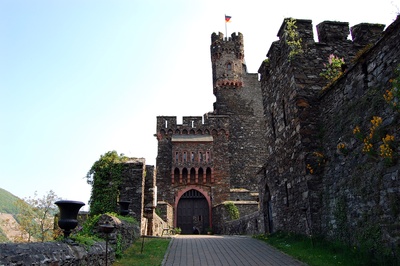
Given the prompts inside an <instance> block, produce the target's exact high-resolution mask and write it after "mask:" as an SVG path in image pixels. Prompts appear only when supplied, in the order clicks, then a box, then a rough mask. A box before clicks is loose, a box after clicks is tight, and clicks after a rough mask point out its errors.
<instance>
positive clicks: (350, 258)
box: [254, 232, 398, 266]
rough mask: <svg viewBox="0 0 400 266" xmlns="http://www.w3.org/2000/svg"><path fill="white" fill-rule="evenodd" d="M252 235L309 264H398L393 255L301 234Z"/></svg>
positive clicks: (352, 265)
mask: <svg viewBox="0 0 400 266" xmlns="http://www.w3.org/2000/svg"><path fill="white" fill-rule="evenodd" d="M254 237H255V238H257V239H260V240H262V241H265V242H267V243H268V244H270V245H271V246H273V247H275V248H277V249H279V250H281V251H283V252H284V253H286V254H288V255H290V256H292V257H294V258H296V259H298V260H300V261H302V262H305V263H307V264H308V265H310V266H320V265H321V266H330V265H343V266H347V265H348V266H357V265H363V266H365V265H398V264H396V262H395V261H394V259H393V257H392V258H389V257H387V256H386V257H383V256H381V257H379V258H377V257H376V256H375V257H374V256H373V254H371V252H366V251H363V250H359V249H357V248H355V247H353V248H351V247H348V246H346V245H344V244H341V243H333V242H328V241H326V240H324V239H321V238H313V239H310V238H308V237H306V236H302V235H294V234H287V233H281V232H279V233H275V234H272V235H257V236H254Z"/></svg>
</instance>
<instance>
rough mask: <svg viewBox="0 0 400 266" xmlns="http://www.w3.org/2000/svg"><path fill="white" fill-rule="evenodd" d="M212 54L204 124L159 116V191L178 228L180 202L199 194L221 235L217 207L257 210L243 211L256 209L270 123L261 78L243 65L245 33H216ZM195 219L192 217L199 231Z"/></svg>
mask: <svg viewBox="0 0 400 266" xmlns="http://www.w3.org/2000/svg"><path fill="white" fill-rule="evenodd" d="M210 50H211V62H212V70H213V72H212V73H213V93H214V95H215V96H216V102H215V103H214V110H213V111H212V112H209V113H207V114H205V115H204V121H202V117H198V116H190V117H183V123H182V125H178V124H177V123H176V117H170V116H160V117H157V134H156V136H157V140H158V155H157V186H158V187H159V190H158V200H159V201H162V202H167V203H169V204H170V205H172V206H174V212H175V214H174V226H177V225H178V224H179V218H178V215H177V207H178V203H179V201H180V197H181V196H182V195H184V193H186V192H188V191H189V190H194V191H199V192H200V193H201V194H202V195H203V196H204V197H205V199H206V200H207V202H208V205H209V206H208V208H209V219H210V221H208V222H207V223H206V225H207V226H212V227H213V229H214V231H216V232H218V230H222V229H221V226H222V224H223V223H224V217H222V216H221V215H218V213H216V212H217V210H218V208H216V207H217V206H218V205H221V204H223V203H224V202H225V201H229V200H231V201H235V202H237V203H238V204H242V205H243V206H245V205H246V204H252V205H253V206H256V208H244V207H243V208H242V209H243V212H244V213H243V215H245V214H246V212H247V211H248V210H251V211H254V209H256V210H257V207H258V203H257V200H258V195H257V192H258V189H257V186H258V182H257V175H256V173H257V170H258V169H259V168H260V167H261V166H262V160H263V159H262V158H264V154H265V149H264V146H263V144H262V143H263V142H264V140H263V136H264V131H265V129H264V127H265V123H264V122H263V114H262V102H261V89H260V85H259V81H258V75H257V74H250V73H247V71H246V65H245V64H244V49H243V36H242V34H240V33H239V34H235V33H234V34H232V36H231V37H230V38H224V36H223V35H222V34H221V33H219V34H215V33H214V34H212V36H211V46H210ZM203 156H204V158H203ZM237 191H241V192H242V193H238V192H237ZM239 201H246V202H243V203H241V202H239ZM180 219H182V218H180ZM188 219H191V218H190V217H189V218H188ZM196 219H197V218H196V215H193V224H194V226H196V227H197V225H196V224H197V222H196ZM203 227H204V226H203ZM204 229H205V228H202V230H204ZM200 231H201V230H200ZM203 232H204V231H203Z"/></svg>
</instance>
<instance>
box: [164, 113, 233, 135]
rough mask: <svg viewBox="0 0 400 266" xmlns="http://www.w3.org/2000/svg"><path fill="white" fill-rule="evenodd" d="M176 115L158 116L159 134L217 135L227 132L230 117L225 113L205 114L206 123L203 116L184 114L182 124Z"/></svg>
mask: <svg viewBox="0 0 400 266" xmlns="http://www.w3.org/2000/svg"><path fill="white" fill-rule="evenodd" d="M176 121H177V119H176V116H158V117H157V134H159V135H168V136H170V137H171V136H172V135H174V134H176V135H181V134H187V135H190V134H192V135H215V134H220V133H222V134H227V133H228V132H229V130H228V125H229V121H228V117H227V116H223V115H214V114H211V113H209V114H205V115H204V123H203V117H201V116H183V119H182V124H177V122H176Z"/></svg>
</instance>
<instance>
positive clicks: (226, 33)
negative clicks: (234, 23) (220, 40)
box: [224, 14, 228, 40]
mask: <svg viewBox="0 0 400 266" xmlns="http://www.w3.org/2000/svg"><path fill="white" fill-rule="evenodd" d="M224 20H225V37H226V39H227V40H228V26H227V25H226V24H228V22H226V14H225V19H224Z"/></svg>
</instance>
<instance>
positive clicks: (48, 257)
mask: <svg viewBox="0 0 400 266" xmlns="http://www.w3.org/2000/svg"><path fill="white" fill-rule="evenodd" d="M108 255H109V257H108V264H109V265H111V263H112V262H113V261H114V259H115V254H114V252H113V251H112V249H111V248H110V249H109V251H108ZM105 259H106V243H105V242H99V243H96V244H94V245H93V246H91V247H90V248H89V249H86V248H85V247H83V246H73V245H68V244H66V243H62V242H44V243H24V244H18V243H15V244H14V243H13V244H0V265H7V266H13V265H67V266H68V265H71V266H72V265H73V266H76V265H82V266H83V265H85V266H86V265H87V266H92V265H99V266H101V265H105Z"/></svg>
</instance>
